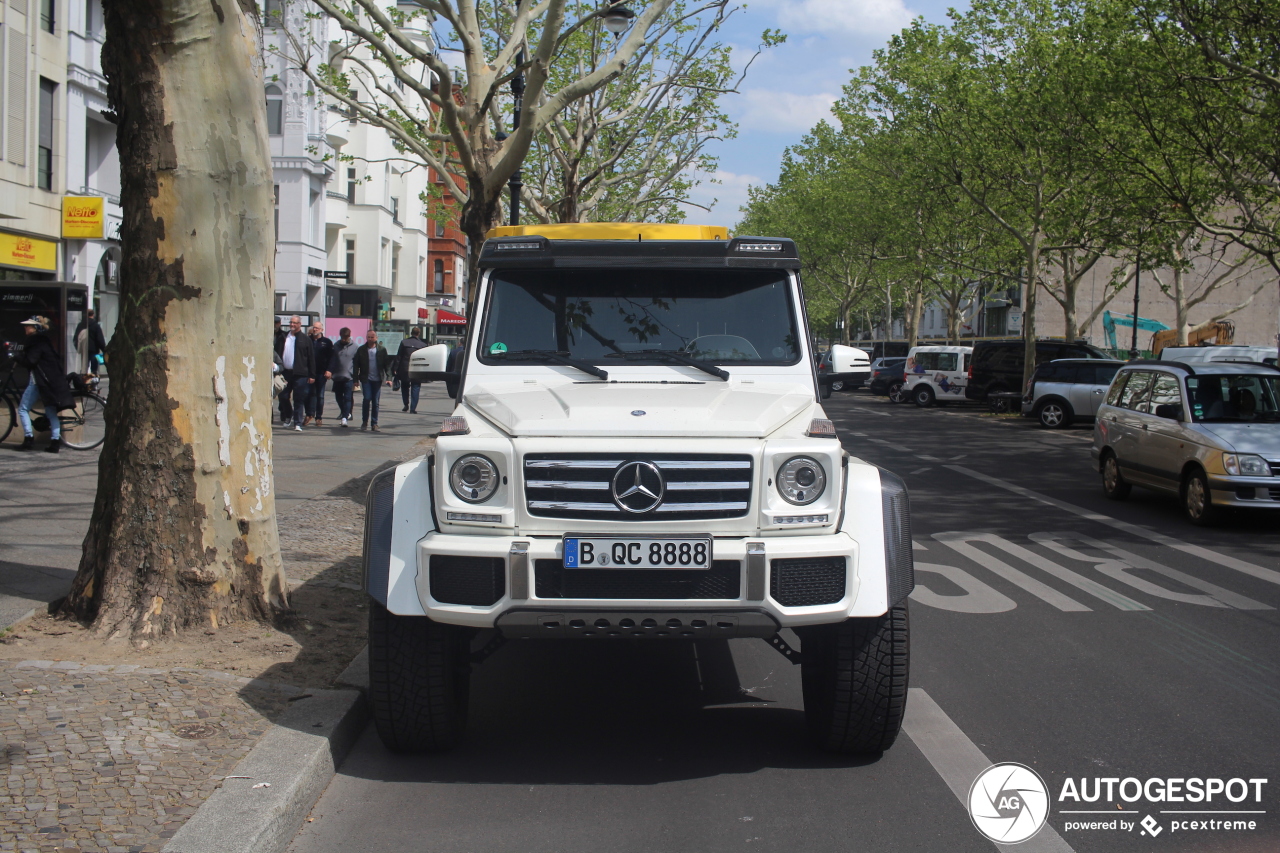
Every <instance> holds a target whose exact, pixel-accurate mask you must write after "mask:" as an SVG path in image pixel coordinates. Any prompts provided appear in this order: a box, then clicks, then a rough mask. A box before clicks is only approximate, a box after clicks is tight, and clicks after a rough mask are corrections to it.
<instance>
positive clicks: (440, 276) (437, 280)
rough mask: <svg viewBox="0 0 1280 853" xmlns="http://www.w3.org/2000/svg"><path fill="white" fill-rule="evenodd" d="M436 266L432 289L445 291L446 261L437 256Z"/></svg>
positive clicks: (433, 290) (438, 291) (434, 291)
mask: <svg viewBox="0 0 1280 853" xmlns="http://www.w3.org/2000/svg"><path fill="white" fill-rule="evenodd" d="M435 266H436V268H435V273H434V277H433V279H432V281H431V290H432V292H433V293H444V261H442V260H440V259H439V258H437V259H436V265H435Z"/></svg>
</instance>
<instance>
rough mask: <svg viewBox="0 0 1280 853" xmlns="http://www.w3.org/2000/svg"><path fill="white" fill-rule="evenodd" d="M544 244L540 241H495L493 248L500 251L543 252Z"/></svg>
mask: <svg viewBox="0 0 1280 853" xmlns="http://www.w3.org/2000/svg"><path fill="white" fill-rule="evenodd" d="M542 246H543V244H542V243H541V242H538V241H532V242H529V243H494V245H493V248H494V250H495V251H498V252H529V251H533V252H541V251H542Z"/></svg>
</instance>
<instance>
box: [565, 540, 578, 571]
mask: <svg viewBox="0 0 1280 853" xmlns="http://www.w3.org/2000/svg"><path fill="white" fill-rule="evenodd" d="M564 567H565V568H566V569H576V568H578V540H577V539H566V540H564Z"/></svg>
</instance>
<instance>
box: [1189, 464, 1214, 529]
mask: <svg viewBox="0 0 1280 853" xmlns="http://www.w3.org/2000/svg"><path fill="white" fill-rule="evenodd" d="M1179 494H1180V495H1181V497H1182V514H1183V515H1184V516H1186V519H1187V521H1189V522H1191V523H1192V524H1194V525H1196V526H1198V527H1209V526H1212V525H1214V524H1217V522H1218V520H1219V519H1220V518H1221V517H1222V510H1221V509H1220V508H1219V507H1216V506H1214V504H1213V493H1212V492H1210V491H1209V478H1208V477H1206V476H1205V473H1204V472H1203V471H1201V470H1200V469H1199V468H1193V469H1191V470H1190V471H1188V472H1187V475H1186V476H1185V477H1183V478H1182V490H1181V492H1180V493H1179Z"/></svg>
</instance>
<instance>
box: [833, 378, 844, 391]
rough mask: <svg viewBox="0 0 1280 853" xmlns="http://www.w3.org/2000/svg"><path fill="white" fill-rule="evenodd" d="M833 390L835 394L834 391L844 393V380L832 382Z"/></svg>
mask: <svg viewBox="0 0 1280 853" xmlns="http://www.w3.org/2000/svg"><path fill="white" fill-rule="evenodd" d="M831 390H832V391H833V392H834V391H843V390H844V380H843V379H834V380H832V382H831Z"/></svg>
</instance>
